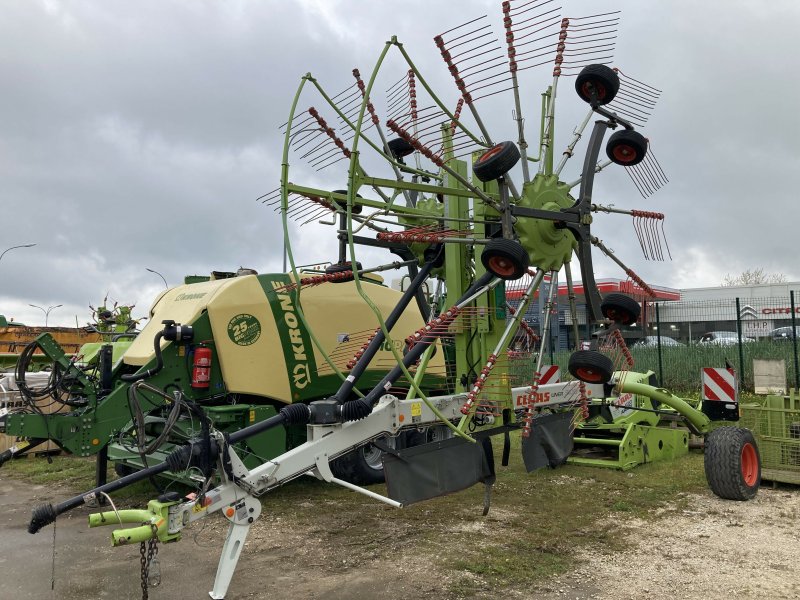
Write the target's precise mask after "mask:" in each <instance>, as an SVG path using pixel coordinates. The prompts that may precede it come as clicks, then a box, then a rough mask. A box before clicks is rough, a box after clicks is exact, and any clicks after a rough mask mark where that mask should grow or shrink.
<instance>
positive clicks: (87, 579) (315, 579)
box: [0, 480, 800, 600]
mask: <svg viewBox="0 0 800 600" xmlns="http://www.w3.org/2000/svg"><path fill="white" fill-rule="evenodd" d="M66 493H67V490H65V489H60V488H59V487H58V486H55V487H47V486H33V485H30V484H26V483H23V482H19V481H13V480H6V481H2V480H0V502H2V503H3V505H4V507H5V512H4V516H3V519H0V520H2V521H3V523H2V525H3V528H2V530H3V541H4V543H5V545H6V547H7V548H13V549H14V550H13V551H8V552H6V553H4V554H3V555H2V557H0V571H1V572H3V573H5V574H11V575H12V578H11V579H9V580H6V581H5V582H4V584H3V585H2V586H0V598H7V597H8V598H12V597H13V598H15V599H18V600H24V599H28V598H30V599H31V600H34V599H35V600H39V599H41V598H46V599H57V600H79V599H80V600H84V599H87V598H111V597H113V598H115V599H117V600H123V599H128V598H131V599H135V598H140V597H141V592H140V590H139V588H138V581H139V579H138V571H139V564H138V563H139V561H138V550H137V549H136V548H133V547H131V548H118V549H113V548H110V547H109V545H108V541H107V535H108V532H107V531H100V530H88V529H86V524H85V513H88V512H89V510H88V509H78V510H77V511H75V514H71V515H69V516H66V517H62V518H60V519H59V525H58V531H59V533H58V542H57V556H56V562H55V576H56V584H55V590H53V591H51V590H50V576H51V565H52V551H53V550H52V544H53V537H52V530H51V529H50V528H48V529H47V530H46V531H44V532H43V533H41V534H38V535H36V536H30V535H28V534H27V533H26V532H25V523H27V518H28V516H29V515H30V507H31V506H32V505H34V504H36V503H38V502H41V501H43V500H45V499H47V500H52V499H54V498H63V497H64V496H65V494H66ZM685 498H688V504H687V503H686V502H684V501H683V500H684V499H685ZM323 504H326V503H323ZM327 504H331V506H329V507H328V508H330V509H331V510H330V511H329V514H331V515H334V516H335V515H337V514H338V513H337V512H336V510H334V509H335V508H336V506H335V503H327ZM687 505H688V508H686V509H684V508H678V507H679V506H680V507H684V506H687ZM321 508H324V507H321ZM387 510H389V509H387ZM320 514H321V515H323V514H326V512H325V511H323V512H321V513H320ZM490 514H491V515H492V518H493V519H495V520H497V519H500V520H501V521H502V520H503V519H504V517H508V518H510V517H511V516H513V514H511V513H509V514H504V513H503V511H495V513H494V514H492V513H490ZM613 514H614V516H610V515H609V516H608V517H607V518H609V519H611V518H613V519H617V520H618V535H619V536H620V537H621V538H623V539H624V540H626V541H627V542H628V544H627V545H628V547H629V550H627V551H624V552H614V553H611V552H609V551H608V550H607V548H604V547H602V546H597V547H588V548H586V549H584V550H582V551H580V552H579V554H578V558H579V560H580V566H579V567H578V568H577V569H575V570H573V571H572V572H570V573H568V574H565V575H562V576H560V577H555V578H552V579H550V580H548V581H546V582H545V583H543V584H541V585H539V586H538V587H535V588H532V589H529V588H524V587H523V586H519V587H517V586H513V585H512V586H511V588H509V589H504V590H502V591H500V590H496V589H492V588H491V586H489V585H487V584H486V583H485V582H484V581H482V580H481V578H480V577H479V576H477V575H475V574H472V573H467V572H463V573H458V572H447V573H443V572H441V571H439V570H438V569H437V568H436V567H435V566H434V564H435V563H436V561H435V556H426V555H424V554H423V553H420V552H419V550H418V546H417V544H415V543H414V539H415V535H416V531H415V528H414V527H413V526H408V527H407V528H402V527H399V528H398V524H397V523H395V525H394V527H391V526H390V525H389V524H388V523H387V525H386V527H382V526H378V527H377V528H376V530H375V531H373V532H371V534H370V535H369V536H367V538H366V541H365V540H364V538H359V539H358V541H356V540H352V539H348V538H347V537H344V538H342V537H333V538H332V537H330V530H331V526H330V523H328V522H327V521H326V519H324V518H319V519H314V520H312V521H311V522H308V523H303V524H300V523H295V522H292V520H291V519H287V518H285V517H283V516H281V515H279V514H270V512H269V511H267V512H266V514H265V515H264V517H263V518H262V519H260V520H259V522H258V523H257V525H256V526H255V527H254V528H253V530H252V531H251V535H250V537H249V538H248V541H247V543H246V545H245V548H244V551H243V554H242V560H241V561H240V563H239V568H238V569H237V573H236V575H235V576H234V582H233V584H232V585H231V590H230V593H229V596H228V597H229V600H243V599H245V598H281V597H287V596H289V595H291V596H292V597H294V598H318V599H320V600H321V599H323V598H324V599H325V600H350V599H352V598H359V599H363V600H371V599H373V598H388V597H401V598H406V599H409V600H414V599H416V598H436V599H437V600H458V599H460V598H461V597H462V596H459V595H458V594H457V593H454V592H452V591H451V592H447V591H445V590H447V589H448V588H449V587H450V584H452V583H453V582H455V581H457V580H465V579H469V580H473V581H474V582H475V583H476V586H475V587H476V588H477V589H479V590H483V591H481V592H478V593H477V594H475V595H473V596H469V598H475V599H478V600H488V599H490V598H491V599H492V600H494V599H495V598H497V597H498V596H501V595H502V596H504V597H507V598H517V599H536V600H565V599H570V600H606V599H608V600H612V599H613V600H640V599H642V598H648V599H652V600H666V599H669V600H674V599H676V598H679V599H702V600H731V599H750V598H769V599H789V598H793V599H794V598H800V570H798V569H797V568H796V566H797V565H798V564H799V563H800V544H798V539H797V534H796V533H795V530H796V526H797V525H796V524H797V521H798V518H799V517H800V489H798V488H788V487H783V488H778V489H772V488H769V487H766V488H762V489H761V490H760V491H759V493H758V495H757V496H756V498H755V499H754V500H752V501H750V502H730V501H724V500H720V499H718V498H716V497H715V496H713V495H712V494H711V492H707V493H702V494H694V495H690V496H688V497H684V498H682V501H681V502H678V503H675V504H674V505H667V506H665V507H664V508H661V509H659V516H660V518H657V519H648V520H640V519H636V518H630V517H626V516H625V514H624V513H619V512H616V513H613ZM601 518H602V517H601ZM473 527H476V528H477V529H478V530H476V531H475V533H478V534H479V533H480V531H479V529H480V526H479V525H473ZM225 529H226V528H225V524H224V522H223V521H222V520H221V519H209V520H208V521H206V522H205V526H201V527H198V528H192V529H190V530H189V532H188V533H189V535H187V538H188V539H187V540H186V541H184V542H182V543H180V544H169V545H166V546H163V547H162V549H161V552H160V554H159V556H160V558H161V559H162V564H163V569H162V570H163V583H162V585H161V586H160V587H159V588H154V589H153V590H152V592H151V596H150V597H151V598H152V600H158V599H165V598H170V599H174V600H183V599H184V598H186V599H191V598H203V597H207V595H206V593H205V592H206V590H208V589H209V586H210V584H211V582H212V580H213V573H214V571H215V569H216V563H217V559H218V557H219V550H220V549H221V545H222V539H223V538H224V536H225ZM333 529H335V527H334V528H333ZM192 540H193V541H192ZM431 559H434V560H431ZM451 589H452V588H451ZM9 594H10V595H9Z"/></svg>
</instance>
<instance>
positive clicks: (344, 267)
mask: <svg viewBox="0 0 800 600" xmlns="http://www.w3.org/2000/svg"><path fill="white" fill-rule="evenodd" d="M352 265H353V263H351V262H346V263H333V264H331V265H328V266H327V267H325V274H326V275H330V274H331V273H341V272H342V271H352V270H353V266H352ZM356 270H357V271H360V270H361V263H360V262H356ZM346 281H353V276H352V275H351V276H350V277H345V278H344V279H338V280H336V281H332V282H331V283H345V282H346Z"/></svg>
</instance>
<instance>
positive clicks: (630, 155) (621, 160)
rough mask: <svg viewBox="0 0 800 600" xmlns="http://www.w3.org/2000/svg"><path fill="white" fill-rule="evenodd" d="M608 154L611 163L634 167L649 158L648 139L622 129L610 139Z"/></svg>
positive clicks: (637, 133) (630, 130) (607, 147)
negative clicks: (646, 157)
mask: <svg viewBox="0 0 800 600" xmlns="http://www.w3.org/2000/svg"><path fill="white" fill-rule="evenodd" d="M606 154H607V155H608V158H609V160H610V161H611V162H613V163H615V164H618V165H622V166H623V167H632V166H634V165H638V164H639V163H640V162H642V161H643V160H644V157H645V156H647V139H646V138H645V137H644V136H643V135H642V134H641V133H639V132H638V131H633V130H632V129H621V130H619V131H615V132H614V133H613V134H611V137H610V138H608V143H607V144H606Z"/></svg>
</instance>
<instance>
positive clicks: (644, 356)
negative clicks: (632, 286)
mask: <svg viewBox="0 0 800 600" xmlns="http://www.w3.org/2000/svg"><path fill="white" fill-rule="evenodd" d="M557 310H558V312H557V315H558V324H559V327H558V329H560V330H561V331H560V335H559V338H560V339H554V340H553V342H554V343H552V344H550V345H549V346H550V347H549V348H548V349H546V350H545V352H546V354H545V357H544V363H546V364H555V365H558V366H559V367H561V370H562V373H564V374H565V375H566V374H567V364H568V362H569V356H570V354H571V353H572V351H574V350H575V349H576V347H575V346H576V344H575V343H574V341H573V340H574V335H571V331H572V330H573V328H572V327H570V324H571V320H570V318H569V315H568V314H566V313H567V311H566V310H565V307H563V306H559V307H558V309H557ZM798 310H800V306H798V305H797V304H796V299H795V294H794V292H791V293H790V295H789V296H787V297H769V298H753V297H748V298H731V299H716V300H715V299H709V300H702V301H671V302H656V303H645V304H644V305H643V310H642V316H641V318H640V320H639V323H637V325H635V326H633V327H623V329H622V334H623V338H624V339H625V342H626V344H627V346H628V348H629V349H630V351H631V353H632V355H633V358H634V360H635V366H634V367H633V368H634V370H636V371H640V372H644V371H648V370H651V371H653V372H654V373H655V374H656V377H657V379H658V381H659V385H661V386H663V387H665V388H667V389H670V390H675V391H682V392H687V391H699V390H700V373H701V369H702V368H703V367H732V368H733V369H734V370H735V371H736V374H737V376H738V378H739V387H740V389H741V390H743V391H749V392H753V391H754V373H753V361H754V360H772V361H775V360H777V361H783V362H784V369H785V374H786V387H787V388H795V389H800V368H798V356H799V353H798V351H799V350H800V348H799V347H798V346H800V340H798V339H797V338H798V337H799V336H800V314H798ZM579 312H580V313H581V315H580V316H579V320H578V323H579V336H580V341H585V340H588V339H590V338H591V337H592V336H597V335H598V334H600V333H602V328H600V329H596V330H594V331H590V330H589V329H588V326H587V325H586V324H585V323H586V320H585V317H583V312H584V311H583V310H582V307H581V309H580V310H579ZM554 316H555V315H554ZM526 320H527V321H528V322H529V323H531V325H532V326H533V327H534V328H537V326H538V315H537V314H536V309H533V310H531V311H530V312H529V313H526ZM558 329H557V331H558Z"/></svg>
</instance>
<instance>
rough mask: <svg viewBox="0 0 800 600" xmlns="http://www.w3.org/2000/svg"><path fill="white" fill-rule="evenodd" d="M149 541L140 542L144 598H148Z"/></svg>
mask: <svg viewBox="0 0 800 600" xmlns="http://www.w3.org/2000/svg"><path fill="white" fill-rule="evenodd" d="M146 551H147V543H146V542H142V543H141V544H139V555H140V556H139V562H140V563H141V564H142V600H147V598H148V593H147V555H146Z"/></svg>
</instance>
